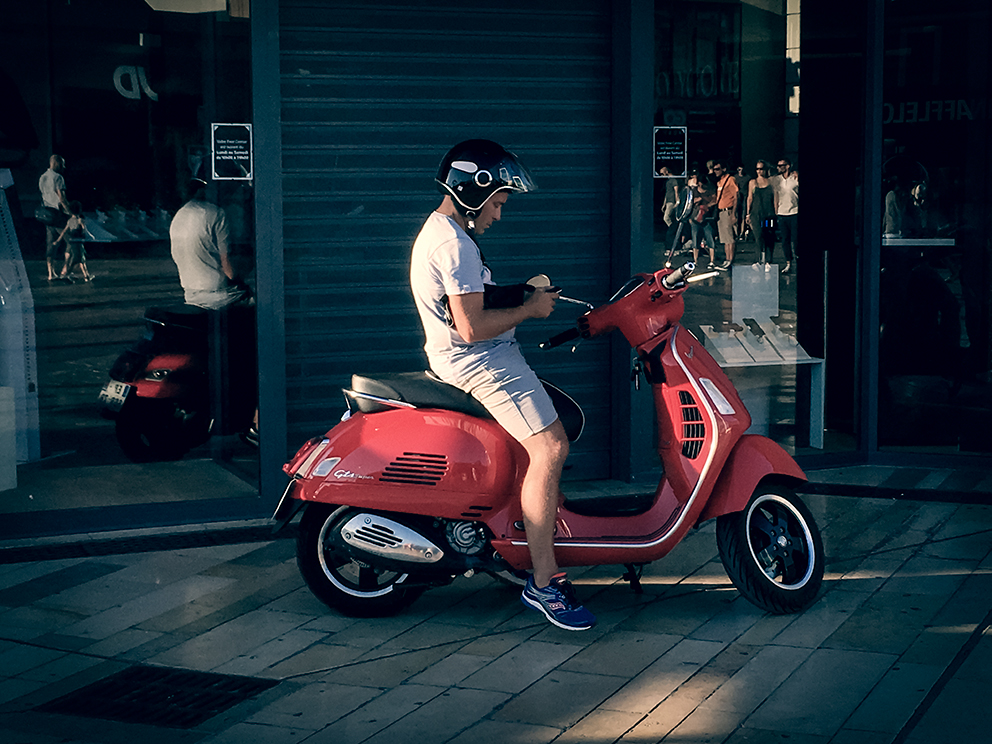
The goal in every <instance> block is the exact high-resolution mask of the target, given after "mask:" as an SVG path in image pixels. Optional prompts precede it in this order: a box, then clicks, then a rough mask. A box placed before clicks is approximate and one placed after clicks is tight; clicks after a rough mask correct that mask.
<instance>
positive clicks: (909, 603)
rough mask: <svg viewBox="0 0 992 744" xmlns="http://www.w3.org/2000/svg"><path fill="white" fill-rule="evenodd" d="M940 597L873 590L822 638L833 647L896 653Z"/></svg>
mask: <svg viewBox="0 0 992 744" xmlns="http://www.w3.org/2000/svg"><path fill="white" fill-rule="evenodd" d="M945 601H946V598H944V597H934V596H931V595H926V594H899V593H896V592H877V593H876V594H874V595H872V596H871V597H869V598H868V599H867V600H866V601H865V602H863V603H862V604H861V606H860V607H858V609H856V610H855V611H854V612H853V613H852V615H851V618H850V619H849V620H848V621H847V622H846V623H844V624H843V625H841V626H840V628H838V629H837V630H836V631H835V632H834V633H833V634H831V636H830V637H829V638H828V639H827V640H826V641H825V642H824V644H823V645H824V646H827V647H829V648H836V649H850V650H863V651H875V652H878V653H887V654H896V655H900V654H902V653H903V652H905V651H906V649H908V648H909V647H910V646H911V645H912V644H913V642H914V641H915V640H916V639H917V638H918V637H919V635H920V633H922V632H923V630H924V629H925V628H926V626H927V625H929V623H930V622H931V621H932V619H933V617H934V616H935V615H936V614H937V613H938V611H939V610H940V608H941V606H942V605H943V603H944V602H945Z"/></svg>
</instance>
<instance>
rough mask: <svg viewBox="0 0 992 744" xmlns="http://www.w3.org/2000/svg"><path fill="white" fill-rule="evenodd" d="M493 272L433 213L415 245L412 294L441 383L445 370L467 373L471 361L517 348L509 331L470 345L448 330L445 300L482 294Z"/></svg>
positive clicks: (464, 237)
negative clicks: (465, 371)
mask: <svg viewBox="0 0 992 744" xmlns="http://www.w3.org/2000/svg"><path fill="white" fill-rule="evenodd" d="M492 283H493V282H492V274H491V272H490V271H489V267H487V266H486V265H485V264H483V263H482V255H481V254H480V252H479V247H478V246H477V245H476V244H475V242H474V241H473V240H472V238H470V237H469V236H468V234H467V233H466V232H465V231H464V230H463V229H462V228H461V227H459V225H458V223H456V222H455V221H454V220H453V219H451V218H450V217H447V216H445V215H443V214H440V213H438V212H432V213H431V215H430V217H428V218H427V221H426V222H425V223H424V226H423V227H422V228H421V230H420V234H419V235H418V236H417V240H416V241H415V242H414V244H413V254H412V256H411V258H410V288H411V289H412V290H413V298H414V301H415V302H416V304H417V312H418V313H420V320H421V322H422V323H423V325H424V333H425V334H426V336H427V342H426V343H425V344H424V351H426V352H427V358H428V360H430V363H431V368H432V369H434V371H435V372H437V373H438V374H439V375H441V377H442V378H444V377H446V375H445V374H444V372H443V371H442V370H443V369H444V368H458V367H462V368H464V364H463V363H464V362H466V361H467V359H468V358H472V357H478V356H479V355H484V354H488V353H490V352H492V351H494V350H496V349H498V348H500V347H502V346H505V345H506V344H512V343H515V341H514V331H513V329H510V330H509V331H506V332H505V333H502V334H500V335H499V336H496V337H495V338H491V339H486V340H484V341H475V342H468V341H466V340H465V339H463V338H462V337H461V336H460V335H459V333H458V331H457V330H455V328H454V326H450V325H448V321H447V317H446V313H445V304H444V299H443V298H444V296H445V295H448V296H452V295H463V294H472V293H474V292H482V291H483V290H484V286H483V285H484V284H492Z"/></svg>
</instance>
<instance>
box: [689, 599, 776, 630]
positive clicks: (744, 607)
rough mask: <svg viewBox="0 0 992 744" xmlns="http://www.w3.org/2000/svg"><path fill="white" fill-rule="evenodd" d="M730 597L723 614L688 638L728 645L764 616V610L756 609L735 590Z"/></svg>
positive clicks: (710, 620) (712, 618) (712, 619)
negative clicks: (730, 599) (720, 642)
mask: <svg viewBox="0 0 992 744" xmlns="http://www.w3.org/2000/svg"><path fill="white" fill-rule="evenodd" d="M732 597H733V599H732V601H730V602H729V603H728V604H727V606H726V609H725V610H724V611H723V612H721V613H719V614H717V615H714V616H713V617H711V618H710V619H709V620H708V621H707V622H706V623H705V624H703V625H701V626H700V627H698V628H696V629H695V630H694V631H692V633H691V634H690V636H691V637H692V638H696V639H698V640H701V641H722V642H724V643H730V642H732V641H734V640H736V639H737V638H739V637H740V636H742V635H744V634H745V633H747V632H748V631H749V630H750V629H751V628H753V627H754V625H755V624H756V623H757V622H758V621H760V620H761V619H762V618H763V617H764V616H765V614H766V613H765V611H764V610H761V609H758V608H757V607H756V606H755V605H753V604H751V603H750V602H749V601H748V600H746V599H745V598H744V597H742V596H741V595H740V594H738V593H737V592H736V590H735V591H734V594H733V595H732Z"/></svg>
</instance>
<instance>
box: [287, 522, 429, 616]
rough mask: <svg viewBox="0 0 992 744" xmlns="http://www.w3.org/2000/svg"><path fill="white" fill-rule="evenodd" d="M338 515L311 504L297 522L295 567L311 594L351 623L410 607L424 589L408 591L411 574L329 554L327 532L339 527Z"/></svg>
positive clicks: (341, 555) (330, 550)
mask: <svg viewBox="0 0 992 744" xmlns="http://www.w3.org/2000/svg"><path fill="white" fill-rule="evenodd" d="M341 511H342V510H341V509H337V508H335V507H332V506H327V505H324V504H311V505H310V506H308V507H307V510H306V511H305V512H304V513H303V518H302V519H301V520H300V532H299V537H298V538H297V542H296V563H297V565H298V566H299V568H300V573H301V574H302V575H303V580H304V581H305V582H306V584H307V586H308V587H309V588H310V591H311V592H313V594H314V596H315V597H317V599H319V600H320V601H321V602H323V603H324V604H326V605H327V606H328V607H330V608H331V609H333V610H337V611H338V612H341V613H342V614H345V615H348V616H350V617H386V616H389V615H395V614H396V613H398V612H400V611H401V610H403V609H405V608H406V607H408V606H409V605H410V604H412V603H413V601H414V600H415V599H417V597H419V596H420V595H421V594H422V593H423V592H424V589H425V587H424V586H408V585H406V582H408V581H411V577H410V574H406V573H397V572H395V571H388V570H384V569H380V568H376V567H375V566H372V565H370V564H368V563H364V562H361V561H357V560H354V559H353V558H351V557H350V556H348V555H345V554H343V553H341V552H339V551H337V550H335V549H334V547H333V545H332V543H331V540H330V539H329V533H330V530H332V529H334V527H335V525H338V524H340V523H341V518H340V517H341Z"/></svg>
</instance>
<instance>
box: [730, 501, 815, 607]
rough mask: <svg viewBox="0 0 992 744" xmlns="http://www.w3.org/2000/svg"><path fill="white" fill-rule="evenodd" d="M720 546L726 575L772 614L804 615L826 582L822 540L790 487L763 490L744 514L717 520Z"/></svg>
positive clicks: (742, 592)
mask: <svg viewBox="0 0 992 744" xmlns="http://www.w3.org/2000/svg"><path fill="white" fill-rule="evenodd" d="M716 542H717V547H718V548H719V551H720V559H721V560H722V561H723V565H724V568H726V570H727V575H728V576H729V577H730V580H731V581H732V582H733V584H734V586H735V587H737V590H738V591H739V592H740V593H741V594H743V595H744V597H746V598H747V599H748V600H749V601H751V602H752V603H754V604H755V605H757V606H758V607H760V608H761V609H763V610H766V611H768V612H771V613H774V614H777V615H784V614H788V613H792V612H800V611H802V610H804V609H806V608H807V607H809V606H810V605H811V604H813V602H814V601H815V600H816V596H817V594H818V593H819V591H820V585H821V583H822V582H823V563H824V556H823V540H822V539H821V537H820V530H819V528H818V527H817V526H816V522H815V521H814V519H813V515H812V514H811V513H810V511H809V509H808V508H807V507H806V505H805V504H804V503H803V502H802V500H801V499H800V498H799V497H798V496H797V495H796V494H795V493H794V492H793V491H791V490H790V489H787V488H779V487H774V486H772V487H762V486H759V487H758V489H756V490H755V492H754V494H753V495H752V496H751V500H750V501H749V502H748V505H747V507H746V508H745V509H744V511H741V512H736V513H734V514H725V515H723V516H721V517H719V518H718V519H717V523H716Z"/></svg>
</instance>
